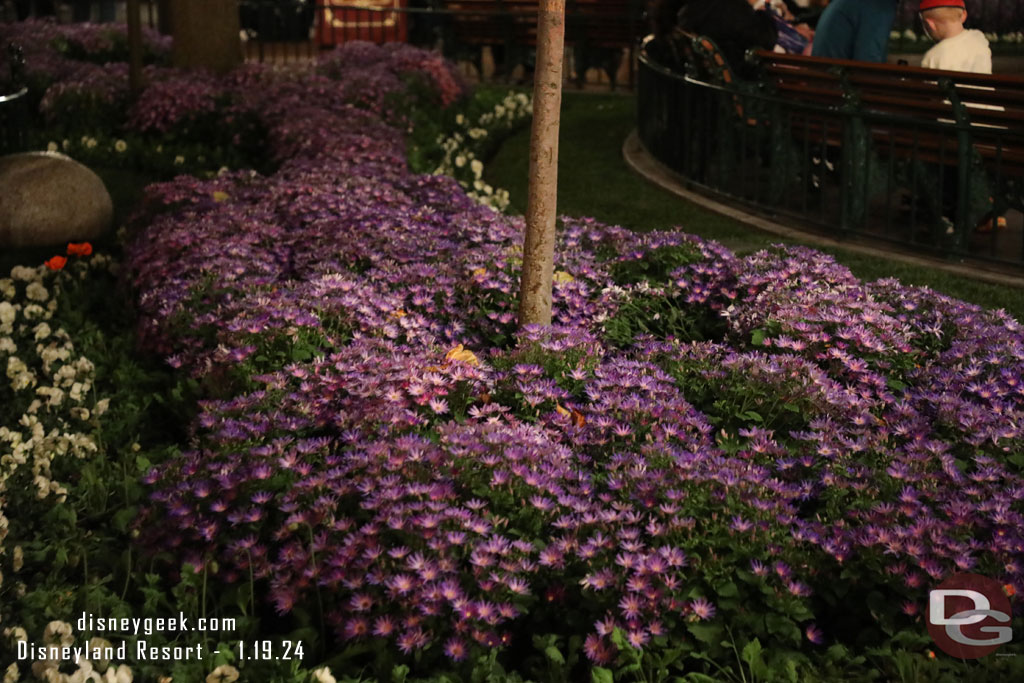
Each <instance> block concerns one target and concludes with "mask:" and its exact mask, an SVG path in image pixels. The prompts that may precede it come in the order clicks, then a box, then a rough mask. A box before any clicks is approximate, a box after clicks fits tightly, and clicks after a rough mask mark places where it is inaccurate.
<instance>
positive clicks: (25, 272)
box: [11, 266, 39, 282]
mask: <svg viewBox="0 0 1024 683" xmlns="http://www.w3.org/2000/svg"><path fill="white" fill-rule="evenodd" d="M38 274H39V273H38V271H36V269H35V268H29V267H28V266H14V267H13V268H11V277H12V278H13V279H15V280H21V281H22V282H31V281H32V280H35V279H36V277H37V276H38Z"/></svg>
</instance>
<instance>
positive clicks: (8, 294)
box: [0, 277, 18, 299]
mask: <svg viewBox="0 0 1024 683" xmlns="http://www.w3.org/2000/svg"><path fill="white" fill-rule="evenodd" d="M17 293H18V290H17V289H15V288H14V280H12V279H11V278H9V277H4V278H0V294H2V295H3V297H4V298H5V299H13V298H14V295H15V294H17Z"/></svg>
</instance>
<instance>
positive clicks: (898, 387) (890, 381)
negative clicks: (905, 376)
mask: <svg viewBox="0 0 1024 683" xmlns="http://www.w3.org/2000/svg"><path fill="white" fill-rule="evenodd" d="M885 383H886V384H887V385H888V386H889V388H890V389H892V390H893V391H896V392H899V391H903V390H904V389H906V388H907V385H906V383H905V382H901V381H899V380H898V379H895V378H893V377H887V378H886V380H885Z"/></svg>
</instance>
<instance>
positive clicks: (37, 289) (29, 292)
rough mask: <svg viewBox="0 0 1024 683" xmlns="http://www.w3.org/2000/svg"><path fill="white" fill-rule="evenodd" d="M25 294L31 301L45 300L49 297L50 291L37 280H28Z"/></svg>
mask: <svg viewBox="0 0 1024 683" xmlns="http://www.w3.org/2000/svg"><path fill="white" fill-rule="evenodd" d="M25 296H27V297H28V298H29V299H31V300H32V301H46V300H47V299H49V298H50V293H49V292H48V291H46V287H43V285H42V284H40V283H39V282H30V283H28V287H26V288H25Z"/></svg>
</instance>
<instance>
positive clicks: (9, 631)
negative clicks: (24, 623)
mask: <svg viewBox="0 0 1024 683" xmlns="http://www.w3.org/2000/svg"><path fill="white" fill-rule="evenodd" d="M4 635H5V636H6V637H8V638H10V639H11V642H12V643H18V642H22V641H25V640H28V633H26V632H25V629H23V628H22V627H20V626H15V627H14V628H5V629H4Z"/></svg>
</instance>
